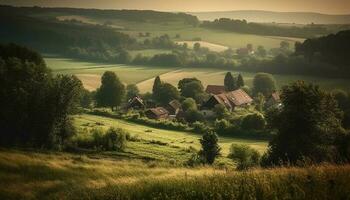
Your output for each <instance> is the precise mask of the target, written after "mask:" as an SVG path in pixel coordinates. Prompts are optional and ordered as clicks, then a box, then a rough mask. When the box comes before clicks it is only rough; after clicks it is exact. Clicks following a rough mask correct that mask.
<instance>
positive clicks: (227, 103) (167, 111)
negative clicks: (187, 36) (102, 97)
mask: <svg viewBox="0 0 350 200" xmlns="http://www.w3.org/2000/svg"><path fill="white" fill-rule="evenodd" d="M205 92H206V93H208V94H209V95H210V97H209V99H208V100H207V101H205V102H204V103H203V104H202V105H199V106H198V107H199V108H200V112H201V113H202V114H203V116H207V117H210V116H213V115H214V111H213V110H214V108H215V106H216V105H218V104H220V105H222V106H224V107H225V108H226V109H227V110H228V111H231V112H232V111H234V110H235V109H239V108H244V107H247V106H249V105H251V104H252V103H253V99H252V98H251V97H250V96H249V95H248V94H247V93H246V92H245V91H244V90H242V89H237V90H234V91H226V90H225V86H222V85H208V86H207V88H206V90H205ZM280 102H281V101H280V97H279V94H278V92H274V93H273V94H271V96H270V98H268V99H267V101H266V105H267V106H274V105H280ZM127 109H135V110H145V115H146V116H147V117H148V118H150V119H181V118H183V116H184V112H183V110H182V108H181V103H180V102H179V101H178V100H176V99H174V100H172V101H170V102H169V103H168V104H167V105H165V106H162V107H161V106H159V107H156V106H154V107H152V106H151V108H146V103H145V101H144V100H143V99H142V98H141V97H139V96H135V97H133V98H131V99H129V101H128V104H127Z"/></svg>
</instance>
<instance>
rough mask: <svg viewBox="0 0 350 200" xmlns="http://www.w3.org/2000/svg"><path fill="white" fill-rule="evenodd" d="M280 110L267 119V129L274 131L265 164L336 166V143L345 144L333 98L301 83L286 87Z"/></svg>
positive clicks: (339, 156) (338, 111) (337, 160)
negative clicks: (275, 132)
mask: <svg viewBox="0 0 350 200" xmlns="http://www.w3.org/2000/svg"><path fill="white" fill-rule="evenodd" d="M281 98H282V103H283V107H282V109H281V110H280V111H276V112H273V113H272V114H271V115H270V116H269V122H270V126H271V127H272V128H274V129H276V130H277V135H276V137H275V138H274V139H273V140H272V141H271V142H270V149H269V153H268V161H267V162H272V163H274V164H278V163H280V162H290V163H294V164H295V163H296V162H297V161H300V160H304V159H307V160H311V161H312V162H316V163H318V162H323V161H329V162H339V161H341V160H342V159H343V158H344V157H346V155H341V152H340V149H339V141H344V139H345V131H344V129H343V128H342V126H341V120H342V113H341V112H340V110H339V108H338V106H337V103H336V101H335V99H334V98H333V96H332V95H330V94H329V93H326V92H324V91H322V90H320V89H319V88H318V86H314V85H312V84H306V83H304V82H302V81H299V82H296V83H294V84H292V85H289V86H285V87H284V88H283V91H282V97H281Z"/></svg>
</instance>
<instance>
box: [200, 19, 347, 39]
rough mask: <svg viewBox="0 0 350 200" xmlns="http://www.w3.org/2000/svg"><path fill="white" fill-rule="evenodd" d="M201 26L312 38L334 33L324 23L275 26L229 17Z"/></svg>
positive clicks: (207, 22)
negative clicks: (300, 25)
mask: <svg viewBox="0 0 350 200" xmlns="http://www.w3.org/2000/svg"><path fill="white" fill-rule="evenodd" d="M201 26H203V27H206V28H213V29H221V30H227V31H233V32H238V33H248V34H256V35H269V36H283V37H299V38H312V37H316V36H319V35H326V34H330V33H332V30H329V29H327V28H326V27H325V26H322V25H315V24H310V25H305V26H302V27H297V26H284V27H282V26H277V25H276V26H274V25H266V24H259V23H252V22H251V23H248V22H247V21H246V20H236V19H228V18H220V19H216V20H214V21H204V22H203V23H202V25H201ZM345 28H346V26H345ZM339 29H341V28H339Z"/></svg>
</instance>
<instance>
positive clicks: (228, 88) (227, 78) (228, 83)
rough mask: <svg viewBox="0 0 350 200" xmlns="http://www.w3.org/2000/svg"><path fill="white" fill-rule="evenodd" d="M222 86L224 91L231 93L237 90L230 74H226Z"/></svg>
mask: <svg viewBox="0 0 350 200" xmlns="http://www.w3.org/2000/svg"><path fill="white" fill-rule="evenodd" d="M224 85H225V90H226V91H233V90H235V89H237V84H236V80H235V78H233V76H232V74H231V72H227V73H226V75H225V79H224Z"/></svg>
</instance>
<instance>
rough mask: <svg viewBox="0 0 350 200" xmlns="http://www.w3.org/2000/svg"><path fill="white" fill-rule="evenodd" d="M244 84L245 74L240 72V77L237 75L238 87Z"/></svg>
mask: <svg viewBox="0 0 350 200" xmlns="http://www.w3.org/2000/svg"><path fill="white" fill-rule="evenodd" d="M243 86H244V80H243V76H242V74H238V77H237V87H238V88H241V87H243Z"/></svg>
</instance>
